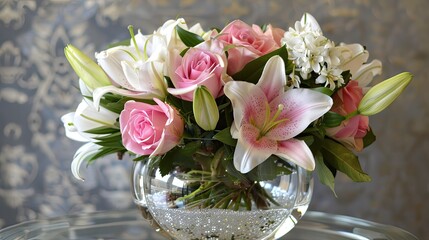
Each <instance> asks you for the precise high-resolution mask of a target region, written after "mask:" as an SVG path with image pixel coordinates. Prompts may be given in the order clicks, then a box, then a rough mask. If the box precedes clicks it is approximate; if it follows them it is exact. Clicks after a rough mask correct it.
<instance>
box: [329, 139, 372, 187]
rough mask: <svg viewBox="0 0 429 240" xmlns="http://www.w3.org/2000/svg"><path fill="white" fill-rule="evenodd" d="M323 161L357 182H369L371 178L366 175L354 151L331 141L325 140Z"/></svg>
mask: <svg viewBox="0 0 429 240" xmlns="http://www.w3.org/2000/svg"><path fill="white" fill-rule="evenodd" d="M322 154H323V159H324V160H325V161H327V162H328V163H329V165H330V166H332V167H334V168H335V169H337V170H339V171H341V172H343V173H345V174H346V175H347V176H348V177H349V178H350V179H352V180H353V181H355V182H369V181H371V177H370V176H368V174H366V173H364V172H363V170H362V167H361V166H360V163H359V159H358V157H357V156H356V155H355V154H353V152H352V151H350V150H349V149H347V148H346V147H344V146H343V145H342V144H340V143H337V142H335V141H333V140H330V139H325V141H324V142H323V146H322Z"/></svg>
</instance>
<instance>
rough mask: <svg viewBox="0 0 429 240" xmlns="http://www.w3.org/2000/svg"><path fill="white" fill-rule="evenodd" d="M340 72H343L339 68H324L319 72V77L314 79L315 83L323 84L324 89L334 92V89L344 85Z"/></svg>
mask: <svg viewBox="0 0 429 240" xmlns="http://www.w3.org/2000/svg"><path fill="white" fill-rule="evenodd" d="M342 72H343V70H341V69H339V68H326V67H325V66H324V67H323V68H322V70H321V71H320V75H319V77H317V78H316V83H320V84H322V83H325V87H329V89H331V90H334V89H335V87H340V86H342V85H343V84H344V78H343V76H342V75H341V73H342Z"/></svg>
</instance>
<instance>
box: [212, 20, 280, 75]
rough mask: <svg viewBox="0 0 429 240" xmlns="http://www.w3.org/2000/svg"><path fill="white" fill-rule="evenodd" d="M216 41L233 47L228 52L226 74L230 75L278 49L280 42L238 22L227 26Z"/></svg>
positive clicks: (258, 29)
mask: <svg viewBox="0 0 429 240" xmlns="http://www.w3.org/2000/svg"><path fill="white" fill-rule="evenodd" d="M255 29H256V31H255ZM276 34H277V31H276ZM218 39H219V40H221V41H223V42H224V43H225V45H234V46H235V47H232V48H230V49H229V50H228V74H230V75H233V74H234V73H237V72H239V71H240V70H241V69H242V68H243V67H244V65H246V64H247V63H248V62H250V61H252V60H253V59H255V58H258V57H260V56H262V55H265V54H267V53H270V52H272V51H274V50H275V49H277V48H279V47H280V44H279V43H280V40H279V41H278V43H277V42H276V41H275V40H274V35H270V34H269V33H267V34H265V33H263V32H262V30H261V29H260V28H256V27H254V28H252V27H251V26H249V25H248V24H246V23H244V22H242V21H240V20H235V21H233V22H231V23H230V24H228V25H227V26H226V27H225V28H224V29H223V30H222V31H221V33H220V34H219V37H218Z"/></svg>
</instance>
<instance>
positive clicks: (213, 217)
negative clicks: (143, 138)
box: [132, 158, 313, 239]
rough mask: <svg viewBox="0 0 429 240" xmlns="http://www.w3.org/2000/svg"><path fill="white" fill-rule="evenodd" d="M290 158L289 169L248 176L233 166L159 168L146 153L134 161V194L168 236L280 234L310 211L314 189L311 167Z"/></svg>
mask: <svg viewBox="0 0 429 240" xmlns="http://www.w3.org/2000/svg"><path fill="white" fill-rule="evenodd" d="M287 164H288V166H289V169H290V172H288V173H285V174H281V175H277V176H274V177H272V179H270V180H264V181H250V180H249V179H252V178H250V177H249V176H246V175H245V174H241V175H240V174H236V173H234V174H231V173H228V170H230V171H231V170H232V169H227V170H225V172H217V173H216V174H213V173H212V174H210V175H208V174H207V173H206V172H203V171H184V170H183V168H182V167H179V166H177V167H174V166H173V168H172V170H171V171H170V172H169V173H167V174H165V173H164V174H161V172H162V171H161V170H160V168H159V160H158V158H154V159H144V160H142V161H136V162H135V163H134V165H133V171H132V185H133V189H134V198H135V202H136V204H137V206H139V208H140V210H141V212H142V215H143V217H144V218H146V219H147V220H149V221H150V222H151V225H152V226H153V227H154V228H156V229H157V231H158V232H160V233H161V234H164V235H165V236H166V237H168V238H170V239H171V238H172V239H278V238H280V237H281V236H283V235H285V234H286V233H287V232H289V231H290V230H291V229H292V228H293V227H294V226H295V225H296V224H297V222H298V220H299V219H300V218H301V217H302V216H303V215H304V213H305V212H306V211H307V208H308V205H309V204H310V200H311V195H312V192H313V177H312V173H311V172H308V171H306V170H305V169H303V168H301V167H298V166H297V165H294V164H292V163H287ZM232 171H233V170H232ZM264 174H267V173H264ZM231 175H234V176H233V177H231Z"/></svg>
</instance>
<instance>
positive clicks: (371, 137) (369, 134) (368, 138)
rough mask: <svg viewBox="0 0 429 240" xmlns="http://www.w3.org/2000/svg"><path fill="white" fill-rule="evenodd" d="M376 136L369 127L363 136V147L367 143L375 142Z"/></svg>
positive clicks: (366, 145) (367, 144)
mask: <svg viewBox="0 0 429 240" xmlns="http://www.w3.org/2000/svg"><path fill="white" fill-rule="evenodd" d="M375 140H376V137H375V135H374V132H373V131H372V129H371V128H370V129H369V131H368V132H367V133H366V135H365V137H363V147H364V148H366V147H368V146H369V145H371V144H372V143H373V142H375Z"/></svg>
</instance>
